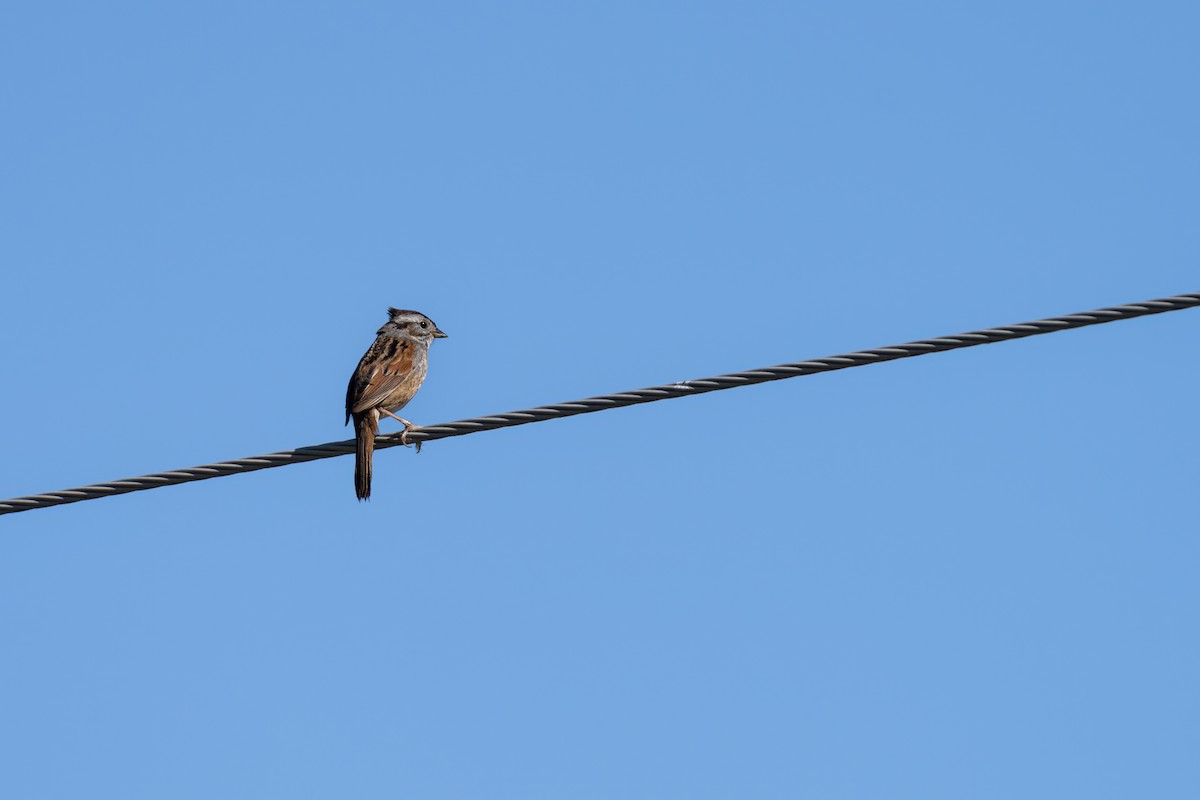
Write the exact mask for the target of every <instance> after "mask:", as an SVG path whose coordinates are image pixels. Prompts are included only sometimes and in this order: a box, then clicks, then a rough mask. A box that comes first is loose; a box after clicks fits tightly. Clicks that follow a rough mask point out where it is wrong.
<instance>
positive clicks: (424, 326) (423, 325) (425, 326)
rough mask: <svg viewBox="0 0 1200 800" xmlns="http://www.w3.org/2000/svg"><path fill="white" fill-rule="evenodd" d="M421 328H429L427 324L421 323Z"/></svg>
mask: <svg viewBox="0 0 1200 800" xmlns="http://www.w3.org/2000/svg"><path fill="white" fill-rule="evenodd" d="M421 327H422V328H428V327H429V325H428V324H427V323H424V322H422V323H421Z"/></svg>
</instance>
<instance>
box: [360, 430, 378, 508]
mask: <svg viewBox="0 0 1200 800" xmlns="http://www.w3.org/2000/svg"><path fill="white" fill-rule="evenodd" d="M377 433H379V413H378V412H376V411H375V409H373V408H372V409H370V410H368V411H364V412H362V413H361V414H355V415H354V438H355V441H356V443H357V447H355V449H354V491H355V493H357V494H358V499H359V500H366V499H367V498H369V497H370V496H371V461H372V459H373V457H374V454H375V434H377Z"/></svg>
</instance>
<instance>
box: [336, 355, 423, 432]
mask: <svg viewBox="0 0 1200 800" xmlns="http://www.w3.org/2000/svg"><path fill="white" fill-rule="evenodd" d="M412 369H413V348H412V346H411V345H409V344H408V343H407V342H403V341H401V340H400V339H397V338H395V337H394V336H380V337H379V338H378V339H376V340H375V343H374V344H372V345H371V347H370V349H369V350H367V353H366V355H364V356H363V357H362V361H359V362H358V369H356V370H354V374H353V375H352V376H351V377H350V385H349V386H348V387H347V388H346V417H347V419H349V417H350V415H351V414H357V413H359V412H362V411H366V410H367V409H368V408H374V407H375V406H378V405H379V404H380V403H382V402H383V401H384V399H385V398H386V397H387V396H388V395H389V394H391V393H392V392H394V391H396V389H398V388H399V387H400V386H401V384H403V383H404V382H405V380H407V379H408V378H409V377H410V376H411V374H412Z"/></svg>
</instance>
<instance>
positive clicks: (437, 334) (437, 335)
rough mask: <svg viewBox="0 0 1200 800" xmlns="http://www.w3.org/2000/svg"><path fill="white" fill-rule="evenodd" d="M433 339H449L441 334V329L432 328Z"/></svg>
mask: <svg viewBox="0 0 1200 800" xmlns="http://www.w3.org/2000/svg"><path fill="white" fill-rule="evenodd" d="M433 338H435V339H447V338H449V337H448V336H447V335H446V334H444V333H442V329H441V328H434V329H433Z"/></svg>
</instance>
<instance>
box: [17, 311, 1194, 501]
mask: <svg viewBox="0 0 1200 800" xmlns="http://www.w3.org/2000/svg"><path fill="white" fill-rule="evenodd" d="M1195 306H1200V292H1193V293H1191V294H1181V295H1177V296H1175V297H1165V298H1162V299H1160V300H1147V301H1145V302H1143V303H1133V304H1130V305H1125V306H1114V307H1112V308H1099V309H1095V310H1094V311H1084V312H1082V313H1079V314H1068V315H1066V316H1063V317H1052V318H1050V319H1040V320H1035V321H1033V322H1022V323H1018V324H1016V325H1008V326H1005V327H1003V328H989V329H987V330H981V331H971V332H969V333H959V334H955V335H953V336H942V337H939V338H937V339H925V340H922V341H919V342H908V343H907V344H898V345H893V346H891V347H877V348H875V349H873V350H860V351H858V352H856V353H846V354H845V355H839V356H827V357H825V358H814V359H812V360H810V361H795V362H792V363H790V364H779V365H776V366H773V367H763V368H762V369H755V370H750V371H748V372H735V373H732V374H729V375H717V376H714V377H711V378H699V379H697V380H690V381H682V382H680V383H668V384H664V385H662V386H651V387H648V388H646V389H635V390H633V391H629V392H621V393H619V394H606V395H600V396H598V397H588V398H585V399H583V400H576V401H574V402H570V403H555V404H553V405H548V406H538V407H537V408H527V409H525V410H523V411H509V412H507V413H504V414H495V415H493V416H490V417H475V418H473V419H463V420H459V421H457V422H447V423H444V424H442V425H431V426H428V427H421V428H417V429H415V430H414V431H413V432H412V433H410V434H409V436H408V438H409V440H410V441H413V442H418V443H421V442H432V441H435V440H437V439H448V438H450V437H451V436H465V435H466V434H468V433H478V432H480V431H490V430H495V429H497V428H511V427H513V426H516V425H526V424H528V423H531V422H543V421H545V420H548V419H556V418H558V417H571V416H574V415H576V414H591V413H592V412H595V411H605V410H607V409H610V408H622V407H624V406H632V405H637V404H639V403H652V402H654V401H656V400H666V399H669V398H673V397H684V396H687V395H694V394H703V393H705V392H715V391H718V390H721V389H733V388H736V387H738V386H751V385H753V384H756V383H767V382H768V381H778V380H783V379H784V378H798V377H801V376H803V375H815V374H818V373H821V372H833V371H835V370H839V369H848V368H850V367H861V366H865V365H867V364H879V363H882V362H885V361H895V360H897V359H901V358H911V357H913V356H921V355H926V354H928V353H940V352H943V351H946V350H958V349H960V348H963V347H975V346H976V345H981V344H992V343H994V342H1006V341H1009V340H1011V339H1021V338H1024V337H1026V336H1037V335H1040V334H1043V333H1054V332H1056V331H1065V330H1071V329H1072V328H1083V327H1086V326H1088V325H1100V324H1102V323H1105V322H1117V321H1119V320H1125V319H1133V318H1135V317H1144V316H1147V315H1150V314H1161V313H1163V312H1166V311H1178V310H1180V309H1184V308H1193V307H1195ZM398 444H400V434H399V433H394V434H387V435H383V436H379V437H377V438H376V440H375V447H376V448H377V449H381V448H385V447H395V446H396V445H398ZM353 452H354V440H352V439H351V440H347V441H342V442H329V443H327V444H318V445H312V446H310V447H299V448H297V449H295V450H283V451H281V452H278V453H268V454H266V455H262V456H252V457H250V458H239V459H235V460H233V461H221V462H219V463H216V464H204V465H202V466H199V467H189V468H188V469H180V470H174V471H172V472H158V473H155V474H153V475H143V476H141V477H138V478H126V479H125V480H119V481H112V482H111V483H97V484H93V485H91V486H82V487H80V488H78V489H64V490H62V491H59V492H49V493H47V494H38V495H31V496H29V497H16V498H13V499H11V500H5V501H2V502H0V514H13V513H16V512H18V511H29V510H32V509H35V508H46V507H48V506H57V505H62V504H64V503H77V502H79V501H81V500H94V499H97V498H100V497H108V496H110V495H116V494H125V493H126V492H138V491H142V490H143V489H156V488H158V487H159V486H171V485H174V484H177V483H189V482H190V481H202V480H207V479H209V478H221V477H224V476H226V475H235V474H237V473H240V472H253V471H254V470H259V469H270V468H271V467H282V466H286V465H288V464H298V463H301V462H304V461H316V460H318V459H322V458H333V457H334V456H342V455H347V454H349V453H353Z"/></svg>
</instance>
